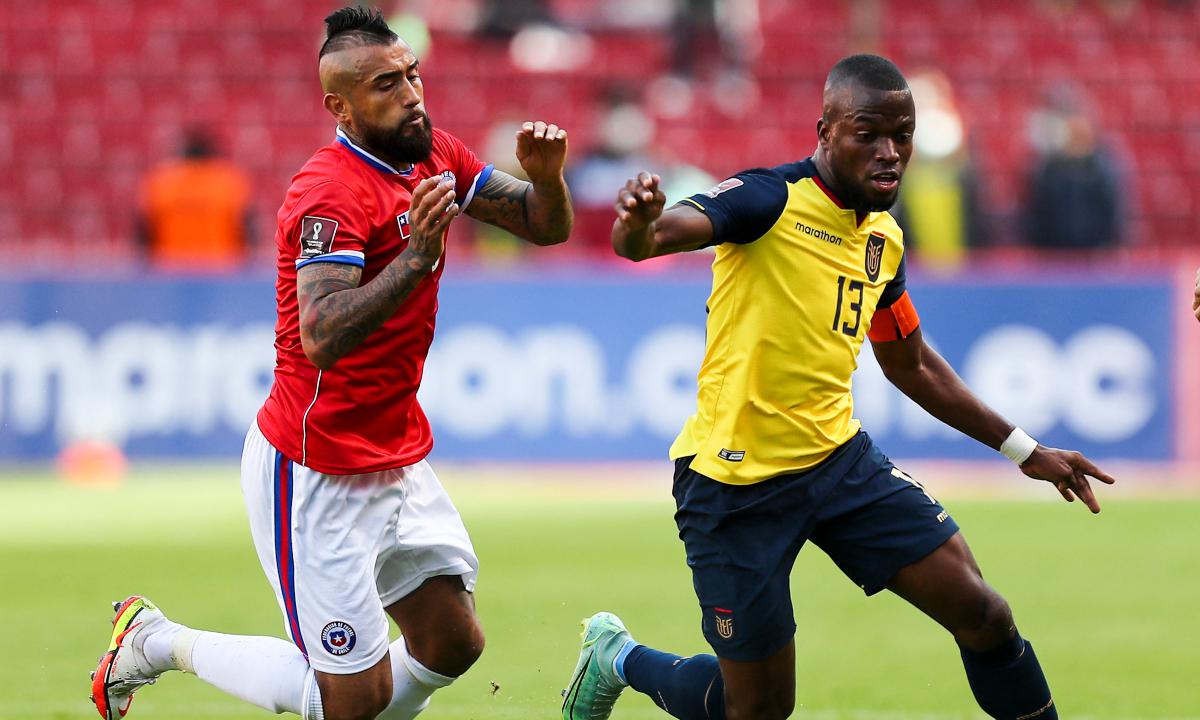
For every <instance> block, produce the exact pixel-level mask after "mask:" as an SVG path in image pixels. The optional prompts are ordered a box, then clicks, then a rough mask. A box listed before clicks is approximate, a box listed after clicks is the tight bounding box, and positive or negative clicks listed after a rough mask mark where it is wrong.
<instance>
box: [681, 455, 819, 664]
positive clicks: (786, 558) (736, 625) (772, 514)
mask: <svg viewBox="0 0 1200 720" xmlns="http://www.w3.org/2000/svg"><path fill="white" fill-rule="evenodd" d="M688 463H689V459H688V458H681V459H680V460H678V461H677V462H676V471H675V482H674V488H673V491H674V495H675V503H676V512H675V522H676V526H677V527H678V529H679V537H680V539H681V540H683V545H684V550H685V552H686V555H687V564H688V567H689V568H690V569H691V571H692V586H693V588H694V589H695V592H696V598H697V600H698V601H699V604H700V611H701V630H702V631H703V633H704V638H705V640H707V641H708V644H709V645H710V646H712V648H713V651H714V653H715V654H716V655H717V656H718V657H720V658H722V659H726V660H734V661H742V662H757V661H761V660H765V659H766V658H769V657H771V656H773V655H774V654H776V653H777V652H778V651H779V650H780V649H781V648H783V647H785V646H786V645H788V644H789V643H790V642H791V640H792V637H793V636H794V635H795V632H796V623H795V619H794V618H793V615H792V599H791V586H790V582H789V580H790V575H791V571H792V567H793V564H794V563H795V560H796V555H797V554H798V553H799V551H800V548H801V547H802V546H803V544H804V541H805V537H806V532H807V529H808V528H809V527H811V523H809V522H806V519H805V514H806V512H808V511H807V509H806V508H807V507H812V506H814V503H813V502H810V501H809V500H810V498H808V497H807V493H808V492H809V490H810V489H811V484H809V483H805V482H804V481H802V480H800V479H798V478H795V477H787V476H784V477H779V478H773V479H771V480H768V481H765V482H762V483H758V484H755V485H746V486H737V485H728V484H725V483H720V482H717V481H715V480H713V479H711V478H708V477H706V476H704V475H702V474H699V473H697V472H695V471H693V470H691V469H690V468H689V467H688Z"/></svg>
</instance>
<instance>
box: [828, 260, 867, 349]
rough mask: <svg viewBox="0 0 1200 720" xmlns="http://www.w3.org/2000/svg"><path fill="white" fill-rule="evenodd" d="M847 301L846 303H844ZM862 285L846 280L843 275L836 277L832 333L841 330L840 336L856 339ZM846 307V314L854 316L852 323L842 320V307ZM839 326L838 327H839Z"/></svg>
mask: <svg viewBox="0 0 1200 720" xmlns="http://www.w3.org/2000/svg"><path fill="white" fill-rule="evenodd" d="M846 300H849V302H848V303H846V302H845V301H846ZM862 302H863V283H862V280H848V279H847V278H846V276H845V275H841V276H839V277H838V286H837V307H836V308H834V311H833V331H834V332H837V331H838V330H841V332H842V334H844V335H849V336H850V337H856V336H857V335H858V326H859V324H860V323H861V322H862ZM843 304H845V305H846V314H847V315H849V314H850V313H853V314H854V323H853V324H851V323H850V322H848V321H846V320H844V319H843V315H842V305H843ZM839 326H840V327H839Z"/></svg>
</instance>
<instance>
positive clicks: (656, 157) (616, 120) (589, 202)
mask: <svg viewBox="0 0 1200 720" xmlns="http://www.w3.org/2000/svg"><path fill="white" fill-rule="evenodd" d="M602 102H603V104H604V106H603V109H602V111H601V114H600V120H599V123H598V126H597V130H596V140H595V142H594V145H593V147H592V148H591V149H590V151H588V152H586V153H583V154H582V155H581V157H580V159H579V160H578V161H577V162H576V163H574V164H573V165H572V166H571V168H569V170H568V172H567V181H568V183H569V184H570V186H571V193H572V196H573V198H574V201H575V206H576V210H577V227H578V230H579V235H580V237H582V238H584V239H595V240H596V242H594V243H593V244H592V249H593V250H597V251H603V254H604V256H605V257H606V258H608V257H611V253H610V252H609V244H608V240H607V236H608V229H609V227H610V226H611V224H612V189H613V187H616V186H620V185H621V183H623V182H625V180H626V178H629V177H630V176H632V175H636V174H637V172H638V171H639V170H640V169H641V168H644V167H647V166H650V165H654V166H657V167H661V168H662V184H663V191H664V192H666V193H667V195H668V197H670V198H671V199H672V200H678V199H682V198H684V197H687V196H688V195H691V194H692V193H695V192H700V191H702V190H703V189H704V188H707V187H711V185H712V181H713V177H712V176H711V175H709V174H708V173H707V172H705V171H704V170H701V169H700V168H698V167H695V166H694V165H691V164H689V163H687V162H686V161H683V160H681V159H678V158H668V157H666V156H664V155H663V154H662V153H660V152H656V150H655V149H654V146H653V141H654V136H655V122H654V120H653V119H652V118H651V117H650V116H649V115H648V114H647V113H646V111H645V109H644V108H643V107H642V105H641V104H640V103H638V102H637V99H636V95H635V93H634V92H633V91H632V90H631V89H628V88H610V89H609V90H608V92H607V93H606V95H605V97H604V99H603V100H602Z"/></svg>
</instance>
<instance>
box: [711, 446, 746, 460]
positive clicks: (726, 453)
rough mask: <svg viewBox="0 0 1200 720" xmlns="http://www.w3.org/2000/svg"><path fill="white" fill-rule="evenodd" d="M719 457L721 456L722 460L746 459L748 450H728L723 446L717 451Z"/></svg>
mask: <svg viewBox="0 0 1200 720" xmlns="http://www.w3.org/2000/svg"><path fill="white" fill-rule="evenodd" d="M717 457H719V458H721V459H722V460H728V461H729V462H741V461H743V460H745V459H746V451H745V450H726V449H725V448H721V450H720V451H719V452H718V453H717Z"/></svg>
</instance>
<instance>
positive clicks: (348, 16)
mask: <svg viewBox="0 0 1200 720" xmlns="http://www.w3.org/2000/svg"><path fill="white" fill-rule="evenodd" d="M399 39H400V36H399V35H397V34H396V33H394V32H392V29H391V28H390V27H388V25H387V21H386V20H384V19H383V13H382V12H381V11H380V10H379V8H375V9H374V10H368V9H367V8H365V7H362V6H361V5H349V6H347V7H344V8H341V9H338V10H335V11H333V12H332V13H330V14H329V17H327V18H325V43H324V44H323V45H321V52H320V53H319V54H318V55H317V58H318V59H320V58H323V57H325V56H326V55H328V54H329V53H331V52H337V51H338V50H345V49H346V48H352V47H362V46H364V45H391V44H392V43H394V42H396V41H397V40H399Z"/></svg>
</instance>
